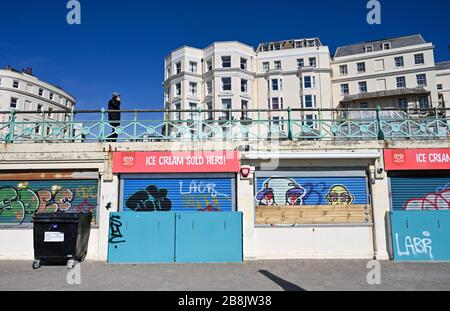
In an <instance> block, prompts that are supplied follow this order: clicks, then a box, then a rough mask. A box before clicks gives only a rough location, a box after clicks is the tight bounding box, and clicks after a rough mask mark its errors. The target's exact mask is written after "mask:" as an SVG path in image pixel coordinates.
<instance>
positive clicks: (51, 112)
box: [48, 108, 53, 119]
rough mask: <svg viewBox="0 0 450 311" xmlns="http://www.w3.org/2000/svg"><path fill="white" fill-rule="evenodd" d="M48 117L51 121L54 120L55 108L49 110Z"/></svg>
mask: <svg viewBox="0 0 450 311" xmlns="http://www.w3.org/2000/svg"><path fill="white" fill-rule="evenodd" d="M48 117H49V119H53V108H48Z"/></svg>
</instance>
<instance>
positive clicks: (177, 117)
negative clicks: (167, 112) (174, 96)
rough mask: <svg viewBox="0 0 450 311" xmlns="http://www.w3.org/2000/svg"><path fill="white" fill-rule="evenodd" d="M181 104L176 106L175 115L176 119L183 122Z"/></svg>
mask: <svg viewBox="0 0 450 311" xmlns="http://www.w3.org/2000/svg"><path fill="white" fill-rule="evenodd" d="M180 110H181V104H175V113H174V119H175V120H177V121H179V120H181V112H180Z"/></svg>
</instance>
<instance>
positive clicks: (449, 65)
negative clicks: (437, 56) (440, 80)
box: [436, 61, 450, 70]
mask: <svg viewBox="0 0 450 311" xmlns="http://www.w3.org/2000/svg"><path fill="white" fill-rule="evenodd" d="M436 69H437V70H447V69H450V61H446V62H442V63H436Z"/></svg>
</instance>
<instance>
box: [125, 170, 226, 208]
mask: <svg viewBox="0 0 450 311" xmlns="http://www.w3.org/2000/svg"><path fill="white" fill-rule="evenodd" d="M122 189H123V193H122V210H123V211H174V212H193V211H213V212H231V211H233V210H234V181H233V179H232V178H189V177H180V178H175V177H174V178H149V179H132V178H126V179H124V180H123V185H122Z"/></svg>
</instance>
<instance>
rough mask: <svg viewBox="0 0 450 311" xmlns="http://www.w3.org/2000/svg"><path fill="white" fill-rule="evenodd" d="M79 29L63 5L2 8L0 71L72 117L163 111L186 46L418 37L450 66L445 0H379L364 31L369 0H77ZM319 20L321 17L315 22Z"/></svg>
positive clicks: (21, 0)
mask: <svg viewBox="0 0 450 311" xmlns="http://www.w3.org/2000/svg"><path fill="white" fill-rule="evenodd" d="M80 2H81V6H82V11H81V13H82V24H81V25H76V26H70V25H68V24H67V23H66V14H67V12H68V10H67V9H66V3H67V0H39V1H37V0H16V1H2V3H1V11H2V18H1V19H0V27H1V29H2V30H3V31H2V36H1V40H0V66H1V67H4V66H5V65H7V64H10V65H12V66H13V67H15V68H17V69H23V68H25V67H27V66H30V67H33V69H34V73H35V74H36V75H37V76H38V77H39V78H41V79H42V80H44V81H48V82H50V83H52V84H55V85H59V86H61V87H63V88H64V89H66V90H68V91H69V92H70V93H72V94H73V95H74V96H75V97H76V98H77V101H78V109H100V108H101V107H105V106H106V103H107V101H108V99H109V97H110V94H111V92H112V91H119V92H121V93H122V100H123V102H124V105H123V106H124V108H127V109H135V108H141V109H159V108H161V107H163V89H162V81H163V62H164V57H165V56H166V55H168V54H169V52H170V51H171V50H173V49H175V48H177V47H179V46H182V45H191V46H195V47H206V46H208V45H209V44H210V43H212V42H214V41H228V40H238V41H241V42H244V43H247V44H249V45H253V46H257V44H258V43H260V42H265V41H272V40H282V39H293V38H303V37H312V36H318V37H320V38H321V40H322V42H323V43H324V44H326V45H328V46H329V47H330V51H331V52H332V53H334V51H335V49H336V47H337V46H340V45H345V44H351V43H357V42H361V41H367V40H375V39H383V38H387V37H393V36H401V35H409V34H414V33H421V34H422V35H423V36H424V38H425V39H426V40H427V41H429V42H433V43H434V44H435V45H436V50H435V54H436V60H437V61H444V60H450V52H449V50H448V46H449V45H450V26H449V19H450V1H443V0H428V1H418V0H410V1H406V0H389V1H387V0H381V1H380V2H381V4H382V24H381V25H376V26H370V25H368V24H367V23H366V14H367V9H366V8H365V7H366V3H367V1H366V0H345V1H337V0H334V1H333V0H322V1H311V0H310V1H303V0H294V1H293V0H277V1H273V0H272V1H266V0H259V1H256V0H247V1H243V0H227V1H213V0H190V1H177V0H173V1H160V0H156V1H148V0H128V1H125V0H120V1H119V0H80ZM316 12H321V14H316Z"/></svg>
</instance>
